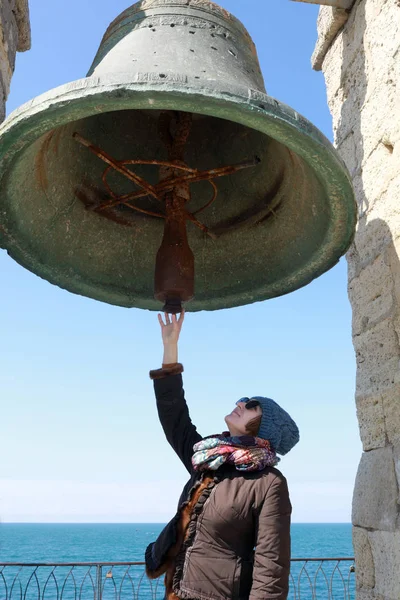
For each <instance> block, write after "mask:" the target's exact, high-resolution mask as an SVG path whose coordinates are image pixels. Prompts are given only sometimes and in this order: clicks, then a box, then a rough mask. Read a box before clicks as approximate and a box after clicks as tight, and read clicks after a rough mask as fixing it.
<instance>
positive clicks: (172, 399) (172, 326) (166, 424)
mask: <svg viewBox="0 0 400 600" xmlns="http://www.w3.org/2000/svg"><path fill="white" fill-rule="evenodd" d="M158 320H159V323H160V326H161V335H162V340H163V345H164V356H163V364H162V368H161V369H157V370H155V371H150V377H151V378H152V379H153V380H154V391H155V394H156V399H157V410H158V416H159V418H160V422H161V425H162V427H163V430H164V433H165V436H166V438H167V440H168V442H169V444H170V445H171V446H172V448H173V449H174V450H175V452H176V454H177V455H178V456H179V458H180V459H181V461H182V462H183V464H184V465H185V467H186V469H187V470H188V471H189V473H191V472H192V470H193V467H192V461H191V459H192V455H193V446H194V444H195V443H196V442H198V441H200V440H201V439H202V438H201V435H200V434H199V433H197V429H196V427H195V426H194V425H193V423H192V421H191V419H190V416H189V410H188V407H187V404H186V400H185V395H184V391H183V383H182V371H183V367H182V365H181V364H180V363H178V362H177V361H178V341H179V336H180V333H181V329H182V324H183V320H184V313H183V312H182V313H181V315H180V317H179V318H177V317H176V315H172V316H170V315H168V314H165V323H164V321H163V319H162V316H161V315H158Z"/></svg>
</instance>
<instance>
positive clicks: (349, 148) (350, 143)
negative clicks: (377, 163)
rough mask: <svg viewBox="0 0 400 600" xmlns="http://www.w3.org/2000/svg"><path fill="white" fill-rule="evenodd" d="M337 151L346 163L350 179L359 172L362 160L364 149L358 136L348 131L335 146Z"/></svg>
mask: <svg viewBox="0 0 400 600" xmlns="http://www.w3.org/2000/svg"><path fill="white" fill-rule="evenodd" d="M337 150H338V152H339V154H340V156H341V157H342V159H343V160H344V162H345V163H346V167H347V168H348V170H349V173H350V175H351V176H352V177H355V175H356V174H357V173H358V172H359V171H360V169H361V165H362V161H363V158H364V149H363V145H362V140H361V138H360V137H359V136H356V135H355V134H354V131H350V133H349V134H348V136H347V137H346V138H345V139H344V140H343V141H342V142H341V143H340V144H338V145H337Z"/></svg>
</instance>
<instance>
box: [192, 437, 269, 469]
mask: <svg viewBox="0 0 400 600" xmlns="http://www.w3.org/2000/svg"><path fill="white" fill-rule="evenodd" d="M193 450H194V454H193V456H192V464H193V467H194V469H195V470H196V471H206V470H207V469H210V470H211V471H216V470H217V469H219V467H220V466H221V465H223V464H224V463H228V464H231V465H235V468H236V469H237V470H238V471H261V470H262V469H264V468H265V467H274V466H275V465H277V464H278V462H279V460H280V459H279V458H278V457H277V456H276V454H275V452H274V451H273V450H272V449H271V445H270V443H269V441H268V440H263V439H261V438H258V437H252V436H248V435H242V436H232V437H231V436H229V433H228V432H227V433H226V435H225V434H222V435H212V436H210V437H206V438H203V439H202V440H201V441H200V442H198V443H197V444H195V445H194V446H193Z"/></svg>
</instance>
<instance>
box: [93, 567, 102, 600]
mask: <svg viewBox="0 0 400 600" xmlns="http://www.w3.org/2000/svg"><path fill="white" fill-rule="evenodd" d="M102 578H103V576H102V567H101V565H96V598H95V600H101V597H102V595H103V592H102V585H101V584H102Z"/></svg>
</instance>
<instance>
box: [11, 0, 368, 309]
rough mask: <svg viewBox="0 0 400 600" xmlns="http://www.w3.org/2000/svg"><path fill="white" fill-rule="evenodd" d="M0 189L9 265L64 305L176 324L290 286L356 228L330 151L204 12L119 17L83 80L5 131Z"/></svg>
mask: <svg viewBox="0 0 400 600" xmlns="http://www.w3.org/2000/svg"><path fill="white" fill-rule="evenodd" d="M0 179H1V183H0V189H1V197H0V246H1V247H3V248H5V249H6V250H7V251H8V253H9V254H10V256H11V257H12V258H14V259H15V260H16V261H18V262H19V263H20V264H21V265H23V266H24V267H26V268H27V269H30V270H31V271H33V272H34V273H36V274H38V275H39V276H40V277H43V278H44V279H47V280H48V281H50V282H51V283H54V284H56V285H58V286H60V287H62V288H65V289H67V290H69V291H71V292H74V293H77V294H82V295H85V296H88V297H90V298H95V299H97V300H101V301H104V302H108V303H110V304H115V305H119V306H125V307H139V308H147V309H151V310H159V309H160V308H161V307H162V304H164V310H166V311H168V312H171V313H175V312H179V311H180V310H181V307H182V303H187V304H185V307H186V308H187V310H193V311H196V310H215V309H221V308H228V307H232V306H239V305H243V304H247V303H251V302H255V301H259V300H265V299H267V298H273V297H276V296H279V295H282V294H286V293H288V292H291V291H293V290H295V289H298V288H299V287H301V286H304V285H306V284H307V283H309V282H310V281H311V280H313V279H314V278H315V277H317V276H319V275H320V274H322V273H324V272H325V271H326V270H328V269H329V268H331V267H332V266H333V265H334V264H336V262H337V261H338V260H339V258H340V256H342V255H343V253H344V252H345V251H346V250H347V248H348V247H349V244H350V243H351V240H352V237H353V234H354V228H355V222H356V209H355V201H354V194H353V190H352V185H351V180H350V176H349V174H348V172H347V170H346V168H345V166H344V164H343V162H342V161H341V159H340V157H339V156H338V154H337V152H336V151H335V149H334V148H333V146H332V145H331V143H330V142H329V141H328V140H327V139H326V138H325V137H324V136H323V135H322V134H321V133H320V132H319V131H318V130H317V129H316V128H315V127H314V126H313V125H312V124H311V123H310V122H309V121H307V120H306V119H305V118H304V117H302V116H301V115H300V114H298V113H297V112H296V111H295V110H293V109H291V108H290V107H288V106H286V105H284V104H282V103H281V102H279V101H278V100H276V99H274V98H272V97H271V96H268V95H267V93H266V91H265V87H264V81H263V76H262V74H261V71H260V66H259V63H258V59H257V53H256V49H255V46H254V44H253V42H252V40H251V38H250V36H249V34H248V32H247V31H246V29H245V28H244V27H243V25H242V24H241V23H240V22H239V21H238V20H237V19H236V18H235V17H233V16H232V15H231V14H229V13H228V12H227V11H226V10H224V9H222V8H221V7H219V6H218V5H217V4H214V3H212V2H209V1H207V0H142V1H141V2H137V3H136V4H134V5H133V6H131V7H130V8H128V9H127V10H125V11H124V12H123V13H122V14H121V15H119V17H117V18H116V19H115V21H114V22H113V23H111V25H110V26H109V28H108V29H107V31H106V33H105V35H104V37H103V40H102V42H101V45H100V48H99V50H98V52H97V55H96V57H95V59H94V62H93V64H92V66H91V68H90V70H89V73H88V75H87V77H86V78H84V79H81V80H78V81H75V82H73V83H68V84H66V85H63V86H61V87H58V88H56V89H53V90H51V91H49V92H47V93H45V94H43V95H41V96H39V97H37V98H35V99H34V100H32V101H31V102H29V103H27V104H25V105H24V106H22V107H20V108H19V109H17V110H16V111H14V113H12V114H11V115H10V117H9V118H8V119H7V120H6V121H5V122H4V123H3V125H2V126H1V128H0ZM161 303H162V304H161Z"/></svg>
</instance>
